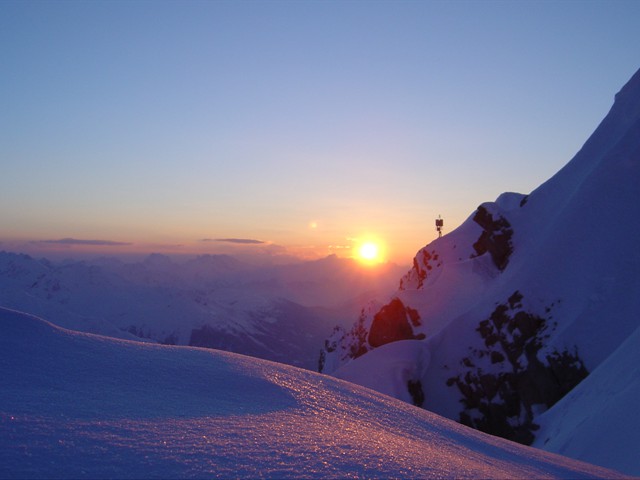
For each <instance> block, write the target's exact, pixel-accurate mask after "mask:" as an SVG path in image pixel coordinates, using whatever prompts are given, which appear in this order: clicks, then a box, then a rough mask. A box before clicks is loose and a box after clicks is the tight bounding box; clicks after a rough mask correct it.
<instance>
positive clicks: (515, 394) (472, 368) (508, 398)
mask: <svg viewBox="0 0 640 480" xmlns="http://www.w3.org/2000/svg"><path fill="white" fill-rule="evenodd" d="M522 298H523V297H522V295H521V294H520V293H519V292H517V291H516V292H514V293H513V295H511V296H510V297H509V299H508V300H507V302H505V303H504V304H499V305H497V306H496V309H495V310H494V311H493V312H492V313H491V315H490V317H489V318H488V319H486V320H483V321H481V322H480V324H479V325H478V328H477V329H476V331H477V332H478V333H479V334H480V336H481V337H482V339H483V340H484V346H485V348H483V349H479V350H476V349H472V351H471V354H470V355H469V356H468V357H466V358H464V359H463V360H462V362H461V363H462V365H463V366H464V367H465V371H464V373H461V374H459V375H457V376H455V377H451V378H449V379H448V380H447V385H448V386H453V385H455V386H457V388H458V389H459V390H460V393H462V397H463V398H462V400H461V401H462V404H463V406H464V410H463V411H462V412H461V413H460V423H463V424H465V425H468V426H470V427H473V428H476V429H478V430H481V431H483V432H486V433H490V434H492V435H497V436H500V437H504V438H508V439H510V440H513V441H516V442H519V443H523V444H525V445H530V444H531V443H532V442H533V440H534V434H533V432H534V431H535V430H537V429H538V426H537V425H536V424H535V423H534V422H533V417H534V413H533V406H534V405H541V406H542V407H543V408H547V409H548V408H550V407H551V406H552V405H553V404H555V403H556V402H557V401H558V400H560V399H561V398H562V397H563V396H564V395H566V394H567V393H568V392H569V391H570V390H571V389H572V388H573V387H575V386H576V385H577V384H578V383H580V381H582V380H583V379H584V378H585V377H586V376H587V375H588V372H587V370H586V368H585V366H584V363H583V362H582V360H580V358H579V356H578V354H577V352H573V353H571V352H568V351H564V352H557V351H554V352H552V353H551V354H548V355H546V356H545V359H544V360H545V361H544V362H543V361H541V360H540V359H539V358H538V352H539V351H540V350H541V349H542V347H543V343H544V340H546V339H547V338H548V335H546V334H545V332H546V331H547V329H548V325H547V323H548V320H547V319H544V318H542V317H539V316H537V315H533V314H531V313H528V312H526V311H524V310H523V309H522V304H521V300H522ZM547 311H550V309H547Z"/></svg>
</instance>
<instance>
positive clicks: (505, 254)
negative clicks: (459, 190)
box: [473, 205, 513, 270]
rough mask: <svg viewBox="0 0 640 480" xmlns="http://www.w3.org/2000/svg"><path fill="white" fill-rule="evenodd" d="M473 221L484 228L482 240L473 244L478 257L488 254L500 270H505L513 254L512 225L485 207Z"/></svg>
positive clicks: (480, 208) (481, 208)
mask: <svg viewBox="0 0 640 480" xmlns="http://www.w3.org/2000/svg"><path fill="white" fill-rule="evenodd" d="M473 221H474V222H476V223H477V224H478V225H480V226H481V227H482V234H481V235H480V238H478V240H477V241H476V242H475V243H474V244H473V248H474V250H475V251H476V254H477V255H478V256H480V255H483V254H485V253H487V252H489V254H490V255H491V259H492V260H493V263H494V264H495V266H496V267H497V268H498V270H504V269H505V268H506V267H507V264H508V263H509V257H510V256H511V254H512V253H513V244H512V242H511V237H512V236H513V229H512V228H511V224H510V223H509V222H508V221H507V219H506V218H504V217H503V216H502V215H500V214H498V213H495V212H494V214H492V213H490V212H489V211H488V210H487V208H486V207H485V206H484V205H480V206H479V207H478V210H477V211H476V213H475V215H474V217H473Z"/></svg>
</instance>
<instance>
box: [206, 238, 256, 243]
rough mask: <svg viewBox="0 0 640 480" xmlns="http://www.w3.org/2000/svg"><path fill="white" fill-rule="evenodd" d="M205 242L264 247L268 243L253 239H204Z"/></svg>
mask: <svg viewBox="0 0 640 480" xmlns="http://www.w3.org/2000/svg"><path fill="white" fill-rule="evenodd" d="M202 241H203V242H222V243H239V244H242V245H263V244H265V243H267V242H263V241H262V240H254V239H252V238H203V239H202Z"/></svg>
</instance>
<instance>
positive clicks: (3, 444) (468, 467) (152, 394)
mask: <svg viewBox="0 0 640 480" xmlns="http://www.w3.org/2000/svg"><path fill="white" fill-rule="evenodd" d="M0 329H1V330H2V335H1V336H0V365H2V368H1V369H0V381H1V382H2V389H1V390H0V477H2V478H193V477H199V478H202V477H223V478H229V477H244V478H246V477H252V478H253V477H267V478H283V477H297V478H299V477H322V478H328V477H338V478H347V477H410V478H445V477H447V478H452V477H453V478H478V477H481V478H593V477H602V478H619V477H620V474H619V473H617V472H614V471H611V470H605V469H603V468H600V467H595V466H592V465H588V464H585V463H582V462H579V461H575V460H571V459H568V458H565V457H561V456H558V455H555V454H550V453H547V452H543V451H541V450H537V449H533V448H530V447H524V446H521V445H518V444H515V443H512V442H508V441H506V440H502V439H499V438H496V437H491V436H488V435H485V434H483V433H480V432H477V431H474V430H471V429H469V428H467V427H464V426H462V425H459V424H456V423H454V422H452V421H450V420H446V419H443V418H441V417H439V416H437V415H435V414H433V413H430V412H427V411H425V410H421V409H418V408H416V407H413V406H411V405H408V404H407V403H404V402H400V401H398V400H395V399H392V398H390V397H387V396H384V395H381V394H378V393H376V392H374V391H372V390H368V389H365V388H363V387H359V386H356V385H353V384H349V383H347V382H344V381H341V380H337V379H333V378H331V377H326V376H323V375H319V374H316V373H313V372H310V371H307V370H302V369H298V368H295V367H290V366H285V365H280V364H275V363H271V362H268V361H264V360H259V359H254V358H250V357H245V356H241V355H236V354H232V353H226V352H220V351H213V350H205V349H199V348H192V347H175V346H163V345H155V344H148V343H138V342H131V341H126V340H118V339H113V338H107V337H101V336H96V335H92V334H86V333H78V332H73V331H69V330H64V329H62V328H59V327H55V326H54V325H52V324H50V323H47V322H45V321H43V320H40V319H38V318H36V317H33V316H30V315H26V314H22V313H18V312H15V311H9V310H6V309H0Z"/></svg>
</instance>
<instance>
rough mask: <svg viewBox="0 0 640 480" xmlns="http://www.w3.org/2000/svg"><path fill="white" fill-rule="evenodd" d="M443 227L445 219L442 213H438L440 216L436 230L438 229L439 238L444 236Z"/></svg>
mask: <svg viewBox="0 0 640 480" xmlns="http://www.w3.org/2000/svg"><path fill="white" fill-rule="evenodd" d="M443 228H444V220H443V219H442V218H440V215H438V218H436V230H437V231H438V238H440V237H441V236H442V229H443Z"/></svg>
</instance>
